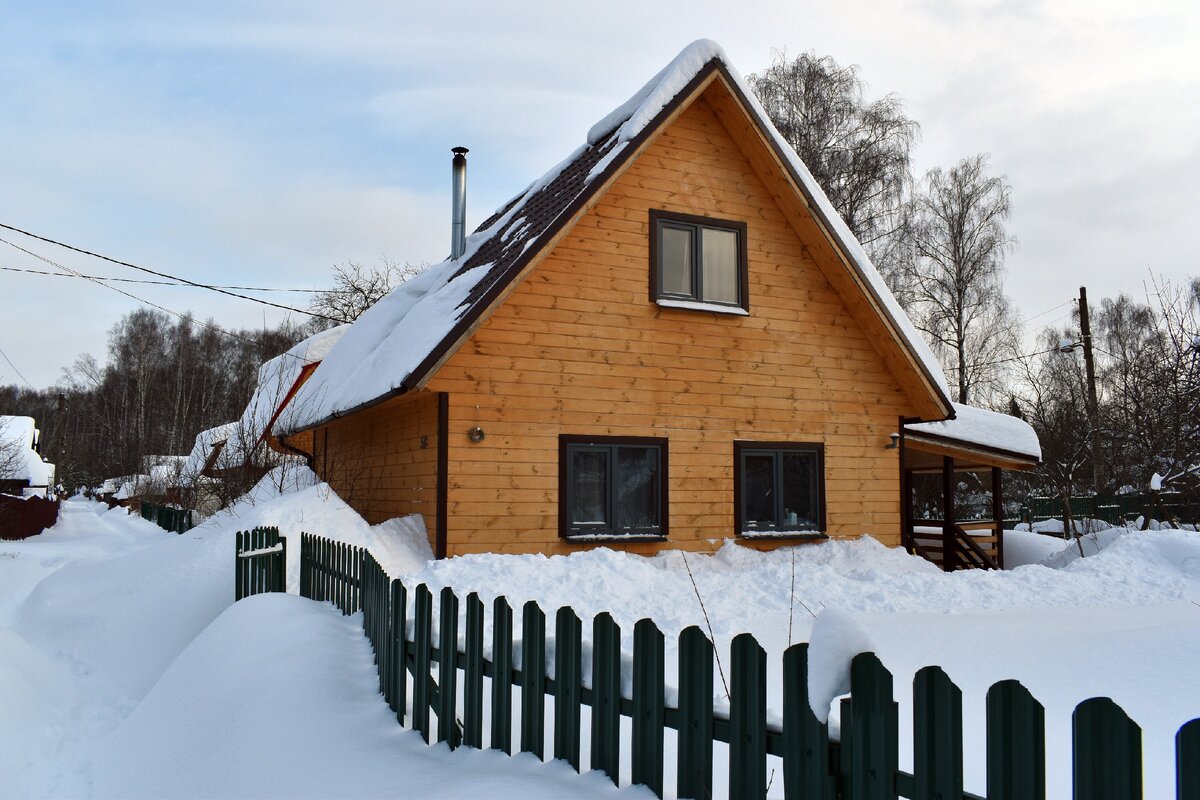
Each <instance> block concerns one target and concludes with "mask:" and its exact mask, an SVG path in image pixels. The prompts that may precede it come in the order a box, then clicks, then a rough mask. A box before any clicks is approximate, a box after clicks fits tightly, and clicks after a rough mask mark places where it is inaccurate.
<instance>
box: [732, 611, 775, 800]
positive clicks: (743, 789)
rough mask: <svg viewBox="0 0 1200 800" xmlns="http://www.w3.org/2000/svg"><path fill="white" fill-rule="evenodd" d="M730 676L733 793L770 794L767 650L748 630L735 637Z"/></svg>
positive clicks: (739, 796)
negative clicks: (768, 775)
mask: <svg viewBox="0 0 1200 800" xmlns="http://www.w3.org/2000/svg"><path fill="white" fill-rule="evenodd" d="M730 651H731V656H732V659H731V660H732V662H733V663H732V671H731V673H730V677H729V689H730V694H729V730H730V733H729V797H730V800H751V798H753V800H759V798H763V797H766V796H767V654H766V651H764V650H763V649H762V647H760V646H759V644H758V642H757V641H756V640H755V639H754V637H753V636H751V635H750V634H748V633H742V634H739V635H738V636H736V637H735V638H734V640H733V645H732V647H731V648H730Z"/></svg>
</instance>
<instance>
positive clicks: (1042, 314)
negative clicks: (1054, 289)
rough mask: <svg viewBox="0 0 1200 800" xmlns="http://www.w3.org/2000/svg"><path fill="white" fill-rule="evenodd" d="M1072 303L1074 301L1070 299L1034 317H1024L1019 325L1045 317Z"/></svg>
mask: <svg viewBox="0 0 1200 800" xmlns="http://www.w3.org/2000/svg"><path fill="white" fill-rule="evenodd" d="M1074 302H1075V300H1074V298H1072V299H1070V300H1068V301H1066V302H1065V303H1059V304H1058V305H1056V306H1055V307H1054V308H1047V309H1046V310H1045V311H1042V312H1040V313H1037V314H1034V315H1033V316H1031V317H1026V318H1025V319H1023V320H1021V324H1024V323H1026V322H1029V321H1030V320H1033V319H1037V318H1038V317H1044V316H1046V315H1047V314H1049V313H1050V312H1052V311H1058V310H1059V309H1060V308H1062V307H1063V306H1069V305H1071V304H1072V303H1074Z"/></svg>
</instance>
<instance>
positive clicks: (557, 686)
mask: <svg viewBox="0 0 1200 800" xmlns="http://www.w3.org/2000/svg"><path fill="white" fill-rule="evenodd" d="M582 640H583V624H582V623H581V622H580V621H579V617H578V616H577V615H576V614H575V612H574V611H573V610H572V609H571V608H569V607H567V606H563V607H562V608H560V609H559V610H558V613H557V614H556V615H555V618H554V757H555V758H560V759H562V760H563V761H566V762H567V763H568V764H570V765H571V766H572V767H573V768H574V769H575V771H576V772H579V728H580V689H581V688H582V687H581V683H582V682H583V645H582Z"/></svg>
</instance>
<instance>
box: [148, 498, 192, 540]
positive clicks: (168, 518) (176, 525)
mask: <svg viewBox="0 0 1200 800" xmlns="http://www.w3.org/2000/svg"><path fill="white" fill-rule="evenodd" d="M142 519H145V520H149V521H150V522H153V523H154V524H155V525H157V526H158V527H160V528H162V529H163V530H165V531H172V532H173V533H186V532H187V531H190V530H191V529H192V528H193V527H195V526H194V524H193V522H192V512H191V509H187V508H173V507H172V506H160V505H158V504H156V503H147V502H145V501H144V500H143V501H142Z"/></svg>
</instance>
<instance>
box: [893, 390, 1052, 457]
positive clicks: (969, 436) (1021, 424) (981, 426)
mask: <svg viewBox="0 0 1200 800" xmlns="http://www.w3.org/2000/svg"><path fill="white" fill-rule="evenodd" d="M953 405H954V413H955V416H954V418H953V419H947V420H942V421H940V422H910V423H909V424H907V425H905V426H904V429H905V430H907V431H911V432H913V433H918V434H919V433H928V434H931V435H933V436H940V437H943V438H946V439H954V440H955V441H959V442H964V443H967V444H975V445H980V446H983V447H989V448H992V449H995V450H1006V451H1008V452H1010V453H1016V454H1017V455H1022V456H1026V457H1029V458H1035V459H1037V460H1038V461H1041V458H1042V444H1041V442H1040V441H1039V440H1038V435H1037V432H1036V431H1035V430H1034V429H1033V427H1032V426H1031V425H1030V424H1029V423H1028V422H1026V421H1025V420H1023V419H1018V418H1017V417H1014V416H1010V415H1009V414H1001V413H1000V412H998V411H988V410H987V409H985V408H976V407H975V406H968V405H963V404H962V403H954V404H953Z"/></svg>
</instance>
